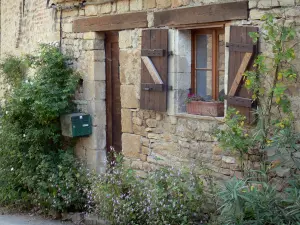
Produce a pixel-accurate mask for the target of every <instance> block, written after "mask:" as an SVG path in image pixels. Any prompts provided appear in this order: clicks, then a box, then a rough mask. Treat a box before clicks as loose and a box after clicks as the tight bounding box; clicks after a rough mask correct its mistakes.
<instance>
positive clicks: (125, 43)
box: [119, 30, 132, 49]
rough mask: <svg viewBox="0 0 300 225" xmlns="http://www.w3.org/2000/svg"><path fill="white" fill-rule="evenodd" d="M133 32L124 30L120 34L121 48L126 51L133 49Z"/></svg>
mask: <svg viewBox="0 0 300 225" xmlns="http://www.w3.org/2000/svg"><path fill="white" fill-rule="evenodd" d="M131 32H132V30H122V31H120V32H119V48H120V49H126V48H131V47H132V43H131Z"/></svg>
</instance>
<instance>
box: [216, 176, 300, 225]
mask: <svg viewBox="0 0 300 225" xmlns="http://www.w3.org/2000/svg"><path fill="white" fill-rule="evenodd" d="M299 191H300V189H299V186H298V187H295V186H293V187H292V188H287V189H286V190H285V192H284V193H281V194H280V193H278V192H277V190H276V189H275V186H274V185H272V184H270V183H268V182H257V181H255V180H254V181H251V180H237V179H233V180H231V181H229V182H228V183H226V185H225V188H224V189H223V191H221V192H220V193H219V195H220V198H221V199H222V207H221V209H222V212H221V216H220V217H219V223H221V224H228V225H229V224H231V225H235V224H243V225H245V224H249V225H250V224H253V225H254V224H255V225H264V224H270V225H273V224H274V225H275V224H299V222H298V221H299V216H300V210H299Z"/></svg>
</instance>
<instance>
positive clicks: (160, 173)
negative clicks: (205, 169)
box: [93, 156, 208, 225]
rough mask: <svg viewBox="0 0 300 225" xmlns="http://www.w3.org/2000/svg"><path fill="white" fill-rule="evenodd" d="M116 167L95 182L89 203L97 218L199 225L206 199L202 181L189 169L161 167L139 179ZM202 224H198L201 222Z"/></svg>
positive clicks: (121, 222)
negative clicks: (94, 209) (94, 208)
mask: <svg viewBox="0 0 300 225" xmlns="http://www.w3.org/2000/svg"><path fill="white" fill-rule="evenodd" d="M116 162H117V163H116V165H115V166H113V167H111V168H110V170H109V171H108V173H107V174H105V175H101V176H100V177H99V179H97V180H96V182H95V185H94V188H93V200H94V202H95V204H96V211H97V213H98V214H99V216H100V217H102V218H104V219H106V220H108V221H110V222H111V223H112V224H145V225H146V224H149V225H151V224H153V225H154V224H174V225H175V224H176V225H177V224H201V223H202V222H204V221H205V220H207V219H208V216H207V214H206V213H207V212H208V211H207V210H204V206H205V203H206V202H207V196H206V195H205V194H204V192H203V189H204V186H203V182H202V180H201V179H200V177H199V176H197V175H196V174H195V173H194V172H193V171H190V170H179V169H174V168H161V169H159V170H157V171H155V172H152V173H150V174H149V175H147V176H146V178H139V177H137V176H136V174H135V172H134V171H133V170H132V169H129V168H126V167H124V166H123V163H122V157H121V156H118V157H116ZM201 221H202V222H201Z"/></svg>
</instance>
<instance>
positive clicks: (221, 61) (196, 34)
mask: <svg viewBox="0 0 300 225" xmlns="http://www.w3.org/2000/svg"><path fill="white" fill-rule="evenodd" d="M224 76H225V43H224V29H223V28H211V29H199V30H193V31H192V77H191V92H192V94H196V95H198V96H201V97H203V98H204V99H206V100H219V99H220V98H222V97H224Z"/></svg>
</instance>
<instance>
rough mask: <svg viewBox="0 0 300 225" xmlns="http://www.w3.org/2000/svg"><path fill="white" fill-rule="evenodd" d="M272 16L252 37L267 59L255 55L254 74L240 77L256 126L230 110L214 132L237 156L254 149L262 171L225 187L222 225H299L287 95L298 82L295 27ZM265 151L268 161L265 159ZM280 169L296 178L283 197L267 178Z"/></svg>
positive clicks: (295, 138)
mask: <svg viewBox="0 0 300 225" xmlns="http://www.w3.org/2000/svg"><path fill="white" fill-rule="evenodd" d="M275 17H276V16H274V15H272V14H266V15H265V16H263V18H262V20H263V22H264V23H263V26H262V32H261V33H250V36H251V37H252V38H253V41H254V42H257V41H258V39H261V40H264V42H265V44H266V45H269V46H270V49H272V53H271V55H265V54H260V55H258V57H257V58H256V59H255V61H254V68H255V70H253V71H247V72H245V74H244V80H245V85H246V87H247V88H248V90H249V91H251V92H252V93H254V94H253V96H252V99H253V100H254V101H257V102H258V103H259V106H258V108H257V110H256V112H255V114H256V116H257V120H256V124H255V126H250V125H245V123H246V120H245V117H243V116H240V115H239V112H238V111H236V110H235V109H228V115H227V116H226V119H225V128H224V129H223V130H219V131H217V138H218V140H219V141H220V144H221V146H222V147H223V148H225V149H230V150H231V151H233V152H238V153H239V154H240V156H241V159H243V157H242V156H243V155H247V154H249V153H250V151H251V152H252V153H253V151H254V150H258V154H260V156H261V157H260V163H261V164H262V167H263V166H264V167H265V171H248V172H250V173H248V174H251V173H252V174H254V176H253V177H250V178H248V179H245V180H237V179H233V180H231V181H230V182H229V183H227V184H226V185H225V187H224V189H223V191H221V192H220V193H219V196H220V199H221V202H222V204H221V205H222V206H221V209H222V211H221V216H220V217H219V220H220V222H219V223H220V224H255V225H259V224H261V225H263V224H271V225H273V224H274V225H275V224H280V225H281V224H300V223H299V218H300V207H299V205H300V204H299V199H300V197H299V193H300V192H299V190H300V185H299V177H297V176H295V171H296V170H297V169H298V170H299V169H300V161H299V150H300V149H299V134H298V133H296V132H295V129H294V127H293V125H294V115H293V111H292V107H291V100H290V99H291V97H290V92H289V91H288V90H289V87H290V85H291V84H292V83H295V82H296V79H297V78H298V74H297V71H296V70H295V68H294V66H293V64H292V62H293V60H294V59H295V52H294V46H295V45H296V44H297V42H296V40H295V39H296V31H295V27H294V24H293V23H290V24H287V23H286V21H285V19H284V18H283V19H280V20H278V19H276V18H275ZM252 125H254V124H252ZM267 151H270V153H271V154H269V155H272V156H269V157H268V158H267V160H265V159H266V157H264V153H266V152H267ZM273 152H274V153H275V154H273ZM241 161H242V160H241ZM270 162H271V163H270ZM242 165H243V161H242ZM278 167H285V168H290V169H291V170H290V171H291V172H292V174H291V175H292V177H293V179H294V180H290V187H288V188H284V190H283V192H282V193H279V192H278V191H277V190H276V185H279V184H276V183H271V181H272V180H271V179H269V178H270V176H269V175H270V174H268V173H269V171H271V172H273V171H272V170H273V169H278ZM242 169H244V167H242ZM273 181H274V179H273ZM275 181H276V180H275Z"/></svg>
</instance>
